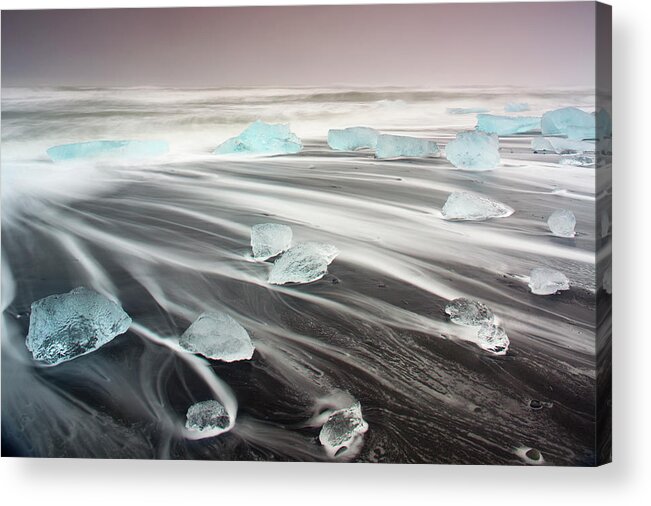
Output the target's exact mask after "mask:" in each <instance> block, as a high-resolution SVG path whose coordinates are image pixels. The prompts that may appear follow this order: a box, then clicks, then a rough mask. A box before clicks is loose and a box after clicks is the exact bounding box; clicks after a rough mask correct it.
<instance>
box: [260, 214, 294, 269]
mask: <svg viewBox="0 0 651 506" xmlns="http://www.w3.org/2000/svg"><path fill="white" fill-rule="evenodd" d="M291 242H292V229H291V228H290V227H288V226H287V225H280V224H278V223H260V224H258V225H253V226H252V227H251V249H252V250H253V257H254V258H255V259H256V260H267V259H268V258H271V257H275V256H276V255H279V254H280V253H282V252H283V251H287V250H288V249H289V247H290V246H291Z"/></svg>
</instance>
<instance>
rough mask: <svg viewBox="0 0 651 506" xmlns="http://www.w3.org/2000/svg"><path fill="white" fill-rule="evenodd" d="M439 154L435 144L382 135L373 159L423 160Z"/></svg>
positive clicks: (417, 139)
mask: <svg viewBox="0 0 651 506" xmlns="http://www.w3.org/2000/svg"><path fill="white" fill-rule="evenodd" d="M439 154H440V152H439V147H438V146H437V145H436V142H434V141H430V140H428V139H420V138H418V137H407V136H404V135H388V134H382V135H380V136H379V137H378V139H377V147H376V149H375V158H424V157H428V156H438V155H439Z"/></svg>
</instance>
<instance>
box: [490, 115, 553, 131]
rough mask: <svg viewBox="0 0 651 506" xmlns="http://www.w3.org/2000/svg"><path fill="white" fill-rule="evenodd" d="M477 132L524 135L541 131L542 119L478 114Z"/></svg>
mask: <svg viewBox="0 0 651 506" xmlns="http://www.w3.org/2000/svg"><path fill="white" fill-rule="evenodd" d="M477 130H479V131H480V132H486V133H488V134H496V135H513V134H524V133H527V132H533V131H535V130H540V118H537V117H534V116H495V115H494V114H478V115H477Z"/></svg>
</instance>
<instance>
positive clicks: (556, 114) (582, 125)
mask: <svg viewBox="0 0 651 506" xmlns="http://www.w3.org/2000/svg"><path fill="white" fill-rule="evenodd" d="M595 125H596V118H595V116H594V115H593V114H590V113H587V112H585V111H582V110H581V109H578V108H576V107H564V108H562V109H556V110H554V111H549V112H546V113H545V114H543V116H542V121H541V127H542V134H543V135H565V136H566V137H568V138H569V139H575V140H582V139H594V138H595V136H596V132H595Z"/></svg>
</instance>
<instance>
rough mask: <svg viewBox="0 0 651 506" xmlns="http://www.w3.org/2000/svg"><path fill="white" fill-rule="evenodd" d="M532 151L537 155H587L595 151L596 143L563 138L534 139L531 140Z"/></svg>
mask: <svg viewBox="0 0 651 506" xmlns="http://www.w3.org/2000/svg"><path fill="white" fill-rule="evenodd" d="M531 149H532V150H533V151H535V152H536V153H545V152H547V153H558V154H561V153H585V152H586V151H594V150H595V143H594V142H591V141H577V140H572V139H565V138H563V137H548V138H547V137H534V138H533V139H531Z"/></svg>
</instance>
